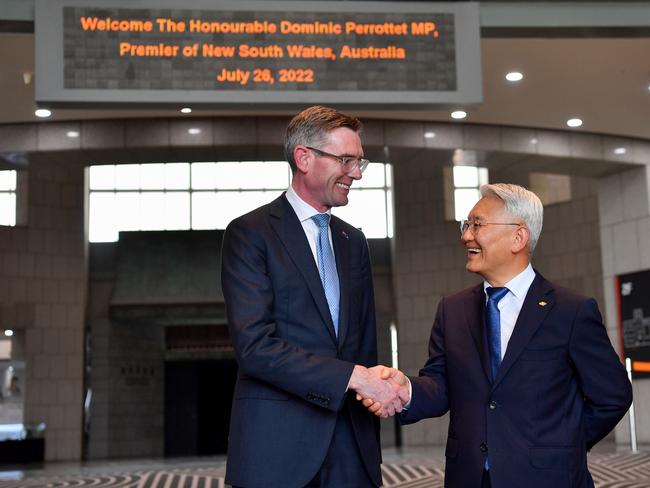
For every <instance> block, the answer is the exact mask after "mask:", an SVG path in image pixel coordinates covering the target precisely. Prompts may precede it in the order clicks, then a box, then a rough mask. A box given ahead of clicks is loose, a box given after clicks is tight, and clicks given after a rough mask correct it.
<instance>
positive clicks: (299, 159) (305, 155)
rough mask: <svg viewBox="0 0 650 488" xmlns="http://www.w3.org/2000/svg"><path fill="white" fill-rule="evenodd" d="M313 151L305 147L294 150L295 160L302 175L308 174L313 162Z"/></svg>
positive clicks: (297, 147)
mask: <svg viewBox="0 0 650 488" xmlns="http://www.w3.org/2000/svg"><path fill="white" fill-rule="evenodd" d="M311 155H312V154H311V151H310V150H309V149H307V148H306V147H305V146H296V147H295V148H294V149H293V160H294V161H295V162H296V167H297V168H298V171H299V172H300V173H306V172H307V170H308V169H309V163H310V162H311Z"/></svg>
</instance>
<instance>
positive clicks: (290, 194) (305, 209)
mask: <svg viewBox="0 0 650 488" xmlns="http://www.w3.org/2000/svg"><path fill="white" fill-rule="evenodd" d="M285 196H286V197H287V200H288V201H289V205H291V207H292V208H293V211H294V212H296V215H297V216H298V220H300V222H304V221H305V220H309V219H311V218H312V217H313V216H314V215H316V214H317V213H319V212H318V210H316V209H315V208H314V207H312V206H311V205H309V204H308V203H307V202H305V201H304V200H303V199H302V198H300V196H298V194H297V193H296V190H294V189H293V186H291V185H289V188H287V193H286V195H285ZM327 213H328V214H329V213H330V210H328V211H327Z"/></svg>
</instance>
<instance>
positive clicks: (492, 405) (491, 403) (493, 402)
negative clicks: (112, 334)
mask: <svg viewBox="0 0 650 488" xmlns="http://www.w3.org/2000/svg"><path fill="white" fill-rule="evenodd" d="M496 408H497V402H495V401H494V400H492V401H491V402H490V410H496Z"/></svg>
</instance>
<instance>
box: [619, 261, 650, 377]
mask: <svg viewBox="0 0 650 488" xmlns="http://www.w3.org/2000/svg"><path fill="white" fill-rule="evenodd" d="M616 288H617V293H616V299H617V302H618V316H619V327H620V329H619V330H620V333H621V343H622V346H623V355H624V356H625V357H626V358H630V359H631V360H632V374H633V376H634V377H635V378H650V301H649V300H648V297H650V270H646V271H638V272H636V273H628V274H623V275H619V276H617V277H616Z"/></svg>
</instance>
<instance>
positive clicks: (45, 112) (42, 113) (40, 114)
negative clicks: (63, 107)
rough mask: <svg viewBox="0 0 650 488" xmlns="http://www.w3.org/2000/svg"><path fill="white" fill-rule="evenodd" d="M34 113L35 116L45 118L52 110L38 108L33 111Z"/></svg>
mask: <svg viewBox="0 0 650 488" xmlns="http://www.w3.org/2000/svg"><path fill="white" fill-rule="evenodd" d="M34 115H36V117H42V118H46V117H49V116H50V115H52V112H50V111H49V110H48V109H46V108H38V109H36V110H35V111H34Z"/></svg>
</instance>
